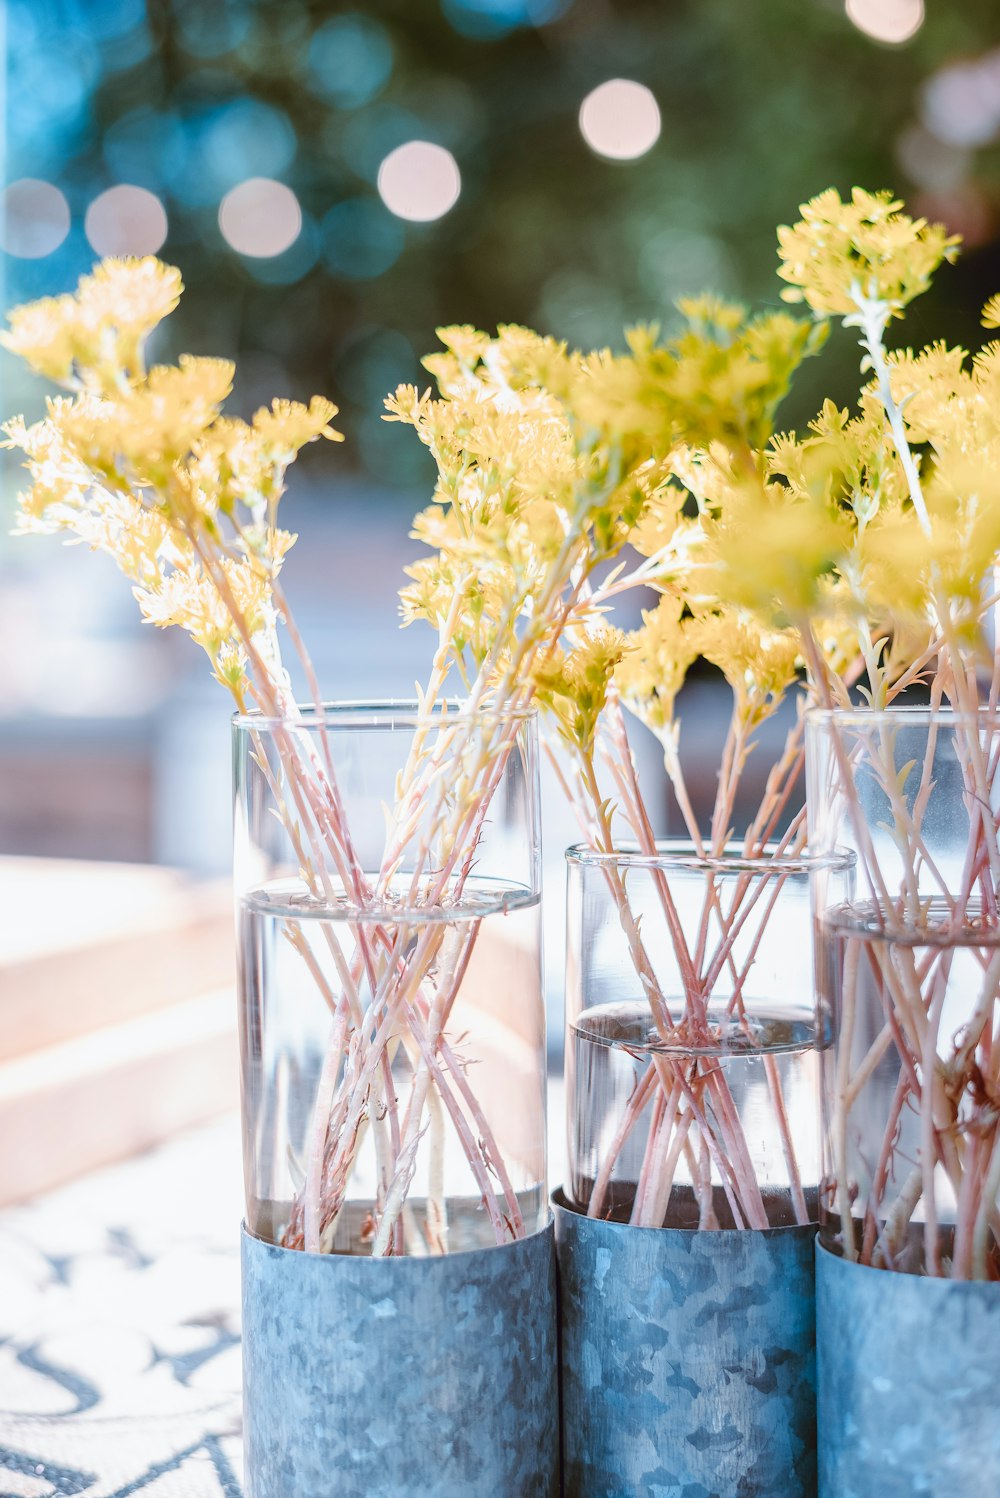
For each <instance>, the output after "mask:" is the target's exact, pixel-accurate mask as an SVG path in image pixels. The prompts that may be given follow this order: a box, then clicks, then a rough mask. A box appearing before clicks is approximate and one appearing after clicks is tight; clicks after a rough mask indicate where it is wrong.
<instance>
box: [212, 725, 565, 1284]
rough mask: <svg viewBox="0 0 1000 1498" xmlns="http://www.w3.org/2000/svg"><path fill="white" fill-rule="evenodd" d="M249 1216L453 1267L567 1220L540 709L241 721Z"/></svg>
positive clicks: (315, 1247)
mask: <svg viewBox="0 0 1000 1498" xmlns="http://www.w3.org/2000/svg"><path fill="white" fill-rule="evenodd" d="M234 754H235V761H234V764H235V877H236V899H237V919H238V931H239V990H240V1030H241V1051H242V1092H243V1124H244V1167H245V1181H246V1198H247V1225H248V1228H249V1231H250V1233H251V1234H252V1235H253V1236H254V1237H255V1238H257V1239H261V1240H264V1241H265V1242H268V1243H273V1244H276V1245H280V1246H281V1247H283V1248H289V1249H306V1250H308V1251H311V1252H314V1253H315V1252H318V1253H324V1254H325V1253H334V1254H349V1255H373V1256H375V1257H380V1256H399V1255H424V1256H427V1255H430V1256H438V1255H444V1254H449V1253H454V1252H456V1251H459V1250H466V1249H474V1248H481V1247H486V1246H491V1245H497V1244H504V1243H510V1242H513V1241H515V1240H518V1239H521V1238H524V1237H527V1236H529V1235H531V1234H532V1233H534V1232H536V1231H537V1230H538V1229H539V1228H541V1227H542V1226H543V1225H544V1223H545V1222H546V1220H547V1201H546V1190H545V1070H544V1056H545V1031H544V1009H543V1002H542V989H541V977H540V952H539V949H540V931H539V893H540V891H539V847H538V828H539V816H538V789H537V748H536V735H535V724H534V720H533V718H532V717H531V716H530V715H524V714H522V715H510V714H504V713H502V712H498V711H496V710H494V709H488V710H484V711H481V712H477V713H476V712H474V713H469V712H464V711H461V710H456V709H455V708H446V707H442V708H441V709H439V710H437V711H434V712H432V713H423V712H421V711H420V710H418V708H417V706H416V705H415V704H394V703H389V704H384V705H364V704H361V705H350V704H347V705H333V706H325V707H323V708H322V710H316V709H312V708H305V707H304V708H303V709H302V710H301V712H300V713H298V714H297V715H295V716H293V717H291V718H288V719H280V720H278V719H268V718H263V717H260V716H258V715H256V714H254V713H248V714H245V715H240V716H238V717H237V718H236V719H235V723H234Z"/></svg>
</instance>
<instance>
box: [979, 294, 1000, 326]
mask: <svg viewBox="0 0 1000 1498" xmlns="http://www.w3.org/2000/svg"><path fill="white" fill-rule="evenodd" d="M982 324H983V327H984V328H1000V293H998V294H997V295H996V296H991V297H990V299H989V301H988V302H987V303H986V306H985V307H984V308H983V315H982Z"/></svg>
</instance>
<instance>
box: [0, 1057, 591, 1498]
mask: <svg viewBox="0 0 1000 1498" xmlns="http://www.w3.org/2000/svg"><path fill="white" fill-rule="evenodd" d="M561 1094H562V1081H561V1078H552V1079H551V1080H550V1083H549V1134H550V1178H551V1179H557V1178H560V1179H561V1162H562V1158H563V1146H562V1097H561ZM72 1126H73V1123H72V1119H71V1118H67V1119H66V1120H65V1127H66V1128H67V1129H71V1128H72ZM25 1143H26V1142H25ZM242 1215H243V1197H242V1162H241V1155H240V1137H239V1122H238V1119H237V1118H236V1117H235V1116H232V1115H229V1116H226V1117H224V1118H222V1119H219V1120H217V1121H216V1122H214V1123H212V1124H208V1125H203V1126H201V1127H199V1128H197V1129H194V1130H191V1131H189V1132H187V1133H185V1134H182V1135H179V1136H177V1137H176V1138H174V1139H173V1140H172V1141H171V1142H170V1143H168V1144H166V1145H162V1146H160V1147H159V1148H158V1149H155V1150H152V1151H150V1152H148V1153H146V1154H143V1155H139V1156H136V1157H135V1158H133V1159H131V1160H127V1161H125V1162H124V1163H122V1164H120V1165H115V1166H111V1167H109V1168H106V1169H103V1170H100V1171H94V1172H92V1173H91V1174H89V1175H86V1176H83V1177H81V1178H80V1179H79V1180H77V1181H75V1182H73V1183H72V1184H71V1185H69V1186H64V1187H61V1188H60V1189H59V1190H57V1191H52V1192H49V1193H47V1194H46V1195H44V1196H40V1197H38V1198H36V1199H35V1200H34V1201H32V1202H29V1203H27V1204H25V1205H23V1206H18V1207H8V1208H6V1209H5V1210H4V1211H2V1212H0V1498H56V1495H60V1498H62V1495H75V1494H80V1495H82V1498H131V1495H132V1494H137V1495H139V1498H241V1494H242V1450H241V1439H240V1311H239V1306H240V1261H239V1223H240V1219H241V1217H242Z"/></svg>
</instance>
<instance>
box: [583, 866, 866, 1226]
mask: <svg viewBox="0 0 1000 1498" xmlns="http://www.w3.org/2000/svg"><path fill="white" fill-rule="evenodd" d="M566 857H567V864H568V915H567V966H566V1025H567V1032H566V1033H567V1041H566V1055H567V1060H566V1090H567V1114H568V1130H569V1177H568V1182H567V1186H566V1195H567V1197H568V1198H569V1200H570V1203H571V1205H573V1206H574V1207H575V1208H576V1209H577V1210H579V1211H581V1212H587V1213H589V1214H590V1215H592V1216H599V1217H606V1218H610V1219H613V1220H618V1221H625V1222H632V1223H634V1224H637V1225H639V1226H646V1227H662V1226H672V1227H701V1228H744V1227H750V1228H766V1227H777V1226H783V1225H787V1224H793V1223H797V1222H798V1223H801V1222H809V1221H812V1220H814V1207H815V1194H816V1188H817V1185H818V1180H819V1138H818V1108H819V1105H818V1095H817V1094H818V1058H817V1046H818V1045H819V1044H820V1043H821V1040H822V1036H821V1035H820V1034H819V1032H818V1031H817V1025H816V1012H815V999H814V982H813V970H812V958H811V951H812V946H811V941H810V932H811V915H810V892H809V880H810V874H811V873H815V875H816V877H817V878H822V879H824V880H827V881H829V882H830V883H831V884H832V885H833V887H835V888H836V890H837V891H838V895H839V897H843V895H844V892H845V890H846V888H847V886H848V885H849V880H850V860H845V859H838V858H829V859H825V860H823V861H822V867H821V868H820V866H819V865H818V864H817V861H816V860H815V859H812V858H807V857H792V856H784V855H783V854H782V853H781V852H780V850H779V849H777V848H775V847H768V848H765V849H764V850H763V851H762V852H761V853H760V855H759V856H755V857H752V858H749V857H745V856H743V854H742V852H741V851H736V850H732V851H727V853H726V854H725V855H724V856H722V857H717V858H712V857H703V856H701V855H699V854H698V853H697V852H696V851H695V849H694V848H693V847H692V846H691V845H690V844H685V843H672V842H663V843H658V844H657V845H656V854H655V856H654V855H647V854H644V853H641V852H638V851H634V850H628V849H623V850H620V851H617V852H615V853H612V854H603V853H595V852H592V851H591V850H589V849H587V848H585V847H583V846H578V847H574V848H570V849H569V851H568V853H567V855H566Z"/></svg>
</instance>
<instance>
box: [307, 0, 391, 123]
mask: <svg viewBox="0 0 1000 1498" xmlns="http://www.w3.org/2000/svg"><path fill="white" fill-rule="evenodd" d="M392 61H393V57H392V42H391V41H390V40H389V35H388V32H387V31H386V30H385V27H384V26H380V25H379V23H378V22H377V21H374V20H372V19H370V18H369V17H368V16H360V15H345V16H334V17H333V19H332V20H329V21H326V22H324V24H323V25H322V26H320V27H319V29H318V30H317V31H316V32H315V33H314V35H313V38H312V41H311V42H310V43H309V73H310V76H311V78H312V81H313V84H314V86H315V88H316V89H317V91H318V92H320V93H322V94H324V95H325V96H326V97H327V98H328V99H330V100H331V101H332V102H333V103H334V104H337V105H339V106H340V108H341V109H357V108H358V107H359V105H361V104H367V103H368V102H369V100H371V99H374V98H375V96H376V94H378V93H380V92H381V91H382V89H383V88H384V87H385V85H386V84H387V83H388V81H389V77H390V75H391V73H392Z"/></svg>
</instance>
